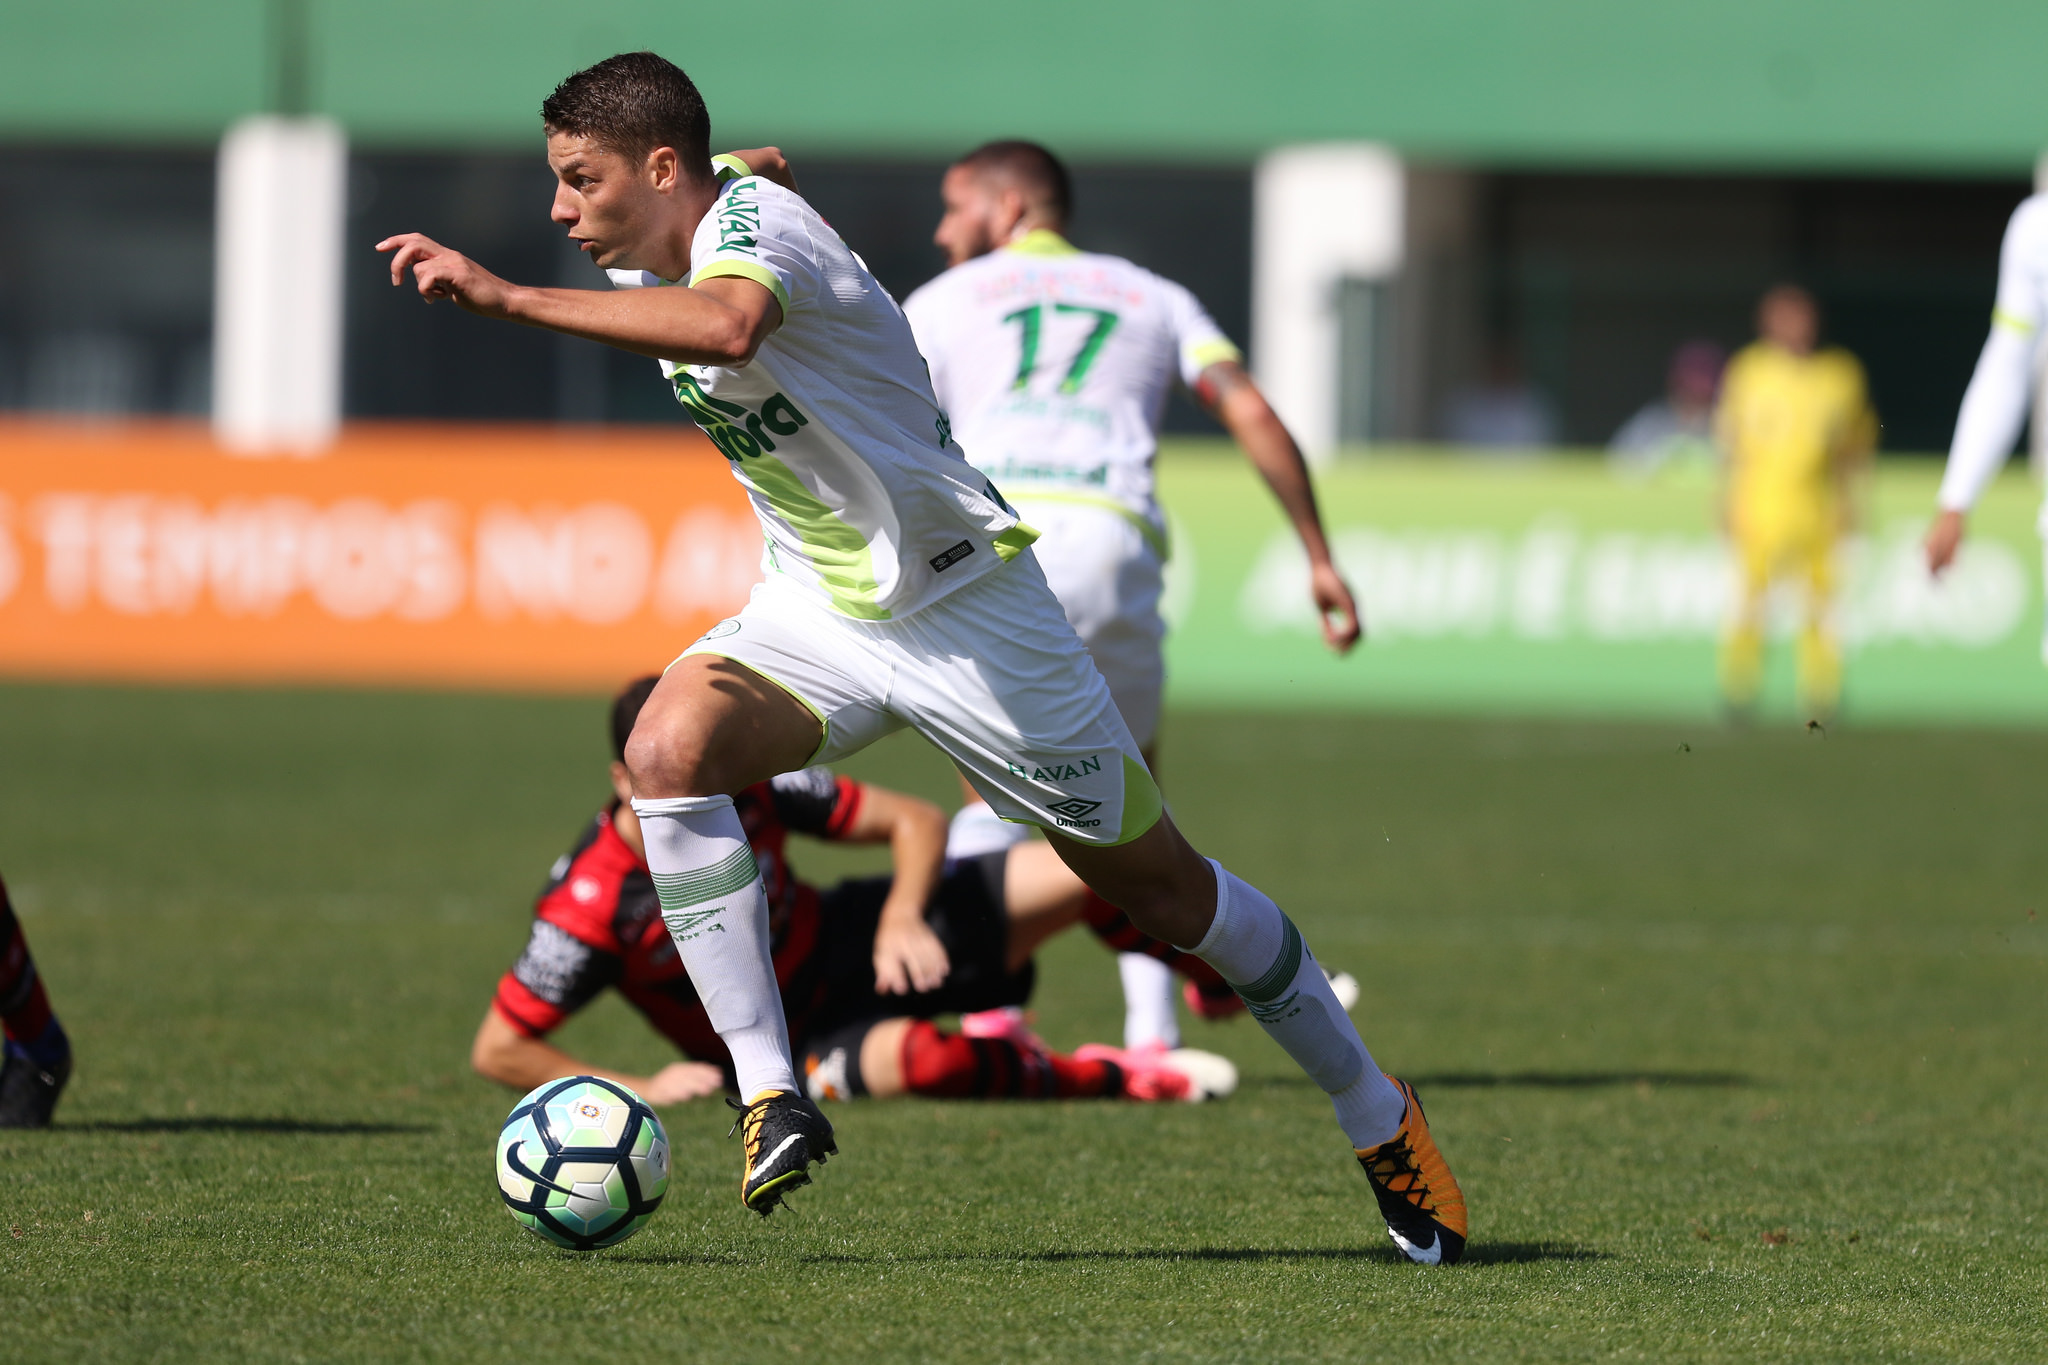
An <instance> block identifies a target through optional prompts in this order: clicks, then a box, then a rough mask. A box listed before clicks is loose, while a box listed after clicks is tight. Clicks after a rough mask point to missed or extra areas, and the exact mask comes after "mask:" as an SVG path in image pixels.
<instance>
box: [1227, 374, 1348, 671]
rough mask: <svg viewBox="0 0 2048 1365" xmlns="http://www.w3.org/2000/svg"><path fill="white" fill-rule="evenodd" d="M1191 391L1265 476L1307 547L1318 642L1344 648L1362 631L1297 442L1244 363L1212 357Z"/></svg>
mask: <svg viewBox="0 0 2048 1365" xmlns="http://www.w3.org/2000/svg"><path fill="white" fill-rule="evenodd" d="M1195 396H1196V397H1197V398H1199V399H1201V401H1202V403H1203V405H1204V406H1205V407H1207V408H1208V409H1209V411H1210V412H1212V413H1214V414H1215V415H1216V420H1217V421H1219V422H1221V423H1223V429H1224V430H1225V431H1228V432H1229V433H1230V436H1231V439H1232V440H1234V441H1236V442H1237V443H1238V445H1239V446H1240V447H1242V448H1243V450H1244V453H1245V457H1246V458H1247V459H1249V460H1250V461H1251V462H1252V467H1253V468H1254V469H1256V470H1258V471H1259V475H1260V477H1262V478H1263V479H1265V481H1266V486H1267V487H1269V488H1271V489H1272V490H1273V496H1274V497H1276V498H1278V499H1279V500H1280V507H1281V509H1282V510H1283V511H1285V512H1286V513H1287V519H1288V520H1289V521H1290V522H1292V523H1293V524H1294V533H1295V534H1296V535H1298V536H1300V537H1301V544H1302V548H1303V549H1305V550H1307V551H1308V574H1309V577H1308V582H1309V594H1310V596H1312V597H1313V598H1314V599H1315V604H1316V614H1317V615H1318V616H1319V617H1320V618H1321V619H1322V623H1323V642H1324V643H1325V644H1327V645H1329V647H1330V648H1331V649H1333V650H1335V651H1336V652H1337V653H1339V654H1344V653H1348V652H1349V651H1350V649H1351V647H1352V646H1353V645H1355V644H1357V643H1358V638H1359V636H1361V635H1362V634H1364V633H1365V627H1364V623H1363V622H1361V621H1360V620H1359V619H1358V603H1357V602H1356V601H1355V600H1354V599H1353V598H1352V596H1351V586H1350V584H1348V583H1346V582H1345V581H1344V575H1343V574H1341V573H1339V572H1338V571H1337V565H1336V562H1335V561H1334V560H1332V559H1331V558H1330V544H1329V541H1328V539H1327V538H1325V536H1324V535H1323V518H1322V514H1321V513H1320V512H1318V511H1317V510H1316V490H1315V485H1314V484H1313V483H1312V482H1310V480H1309V476H1308V464H1307V462H1305V461H1304V460H1303V459H1302V458H1301V447H1299V446H1297V445H1295V444H1294V437H1292V436H1290V435H1289V434H1288V432H1287V427H1286V425H1285V424H1284V423H1282V422H1281V420H1280V415H1279V414H1278V413H1276V412H1274V411H1273V407H1272V405H1271V404H1270V403H1268V402H1267V401H1266V396H1265V395H1264V394H1262V393H1260V392H1259V386H1258V385H1256V384H1254V383H1252V377H1251V376H1250V375H1248V374H1246V373H1245V370H1244V366H1242V365H1240V364H1238V363H1237V362H1236V361H1234V360H1223V361H1218V362H1217V363H1216V364H1214V365H1211V366H1209V367H1208V368H1207V369H1205V370H1203V371H1202V377H1201V380H1200V382H1199V383H1197V384H1196V386H1195Z"/></svg>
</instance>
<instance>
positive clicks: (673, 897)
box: [654, 846, 761, 912]
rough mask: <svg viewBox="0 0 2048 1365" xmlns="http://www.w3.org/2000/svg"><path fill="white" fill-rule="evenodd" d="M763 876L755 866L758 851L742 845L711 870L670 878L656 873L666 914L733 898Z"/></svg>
mask: <svg viewBox="0 0 2048 1365" xmlns="http://www.w3.org/2000/svg"><path fill="white" fill-rule="evenodd" d="M760 875H761V869H760V868H758V867H756V866H755V865H754V851H753V850H752V849H751V848H747V847H745V846H742V847H739V848H736V849H734V850H733V851H732V853H731V854H730V855H729V856H727V857H725V858H723V859H721V860H720V861H718V862H716V863H713V864H712V865H711V866H710V867H703V868H699V869H697V871H695V872H675V873H670V874H668V875H666V876H664V875H663V874H661V873H659V872H657V873H655V874H654V892H655V894H656V895H657V896H659V897H661V908H662V910H663V911H664V912H666V911H670V910H681V909H684V908H685V907H687V906H692V905H697V904H700V903H702V902H704V901H708V900H715V899H717V898H718V897H720V896H730V895H731V894H732V893H733V892H735V891H739V890H741V889H743V888H745V887H746V886H747V885H748V884H749V883H751V882H752V881H753V880H754V879H755V878H756V877H758V876H760Z"/></svg>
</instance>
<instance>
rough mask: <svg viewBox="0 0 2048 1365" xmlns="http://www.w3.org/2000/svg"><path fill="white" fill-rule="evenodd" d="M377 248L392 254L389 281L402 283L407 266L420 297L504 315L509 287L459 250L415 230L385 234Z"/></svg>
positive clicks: (481, 311)
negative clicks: (391, 235)
mask: <svg viewBox="0 0 2048 1365" xmlns="http://www.w3.org/2000/svg"><path fill="white" fill-rule="evenodd" d="M377 250H379V251H388V252H390V253H391V283H392V284H394V285H397V284H403V283H404V282H405V272H406V270H407V269H408V268H410V269H411V270H412V277H413V281H414V283H416V284H417V285H418V286H419V291H420V297H421V298H423V299H425V300H426V301H427V302H428V303H432V302H434V301H435V300H436V299H453V300H455V302H456V303H457V304H459V305H461V306H462V307H464V308H466V309H468V310H469V311H470V312H472V313H481V314H483V315H484V316H486V317H504V316H505V314H506V307H505V301H506V296H507V294H509V293H510V292H511V286H510V285H508V284H507V283H506V282H505V281H504V280H501V279H499V278H498V277H497V276H496V275H493V274H492V273H491V272H490V271H488V270H486V269H484V268H483V267H482V266H480V265H478V264H477V263H476V262H475V261H472V260H470V259H469V257H467V256H464V255H463V254H462V253H461V252H459V251H450V250H449V249H448V248H447V247H445V246H442V245H441V244H440V243H439V242H437V241H435V240H434V239H433V238H431V237H427V236H423V235H422V234H420V233H417V232H402V233H400V234H399V235H398V236H396V237H386V238H385V239H384V240H383V241H381V242H379V243H377Z"/></svg>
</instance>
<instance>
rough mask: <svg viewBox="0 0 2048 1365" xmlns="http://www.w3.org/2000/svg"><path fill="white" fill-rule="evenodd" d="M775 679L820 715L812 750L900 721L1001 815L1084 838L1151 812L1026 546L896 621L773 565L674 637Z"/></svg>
mask: <svg viewBox="0 0 2048 1365" xmlns="http://www.w3.org/2000/svg"><path fill="white" fill-rule="evenodd" d="M692 654H716V655H719V656H722V657H724V658H727V659H731V660H733V661H734V662H735V663H739V664H744V665H745V666H746V667H748V668H750V669H752V670H754V671H755V672H756V673H759V674H761V675H762V676H763V677H765V678H767V679H769V680H770V681H771V682H773V683H775V684H776V685H777V686H779V687H781V688H782V689H783V690H784V691H786V692H788V693H789V694H790V695H791V696H793V697H795V698H796V699H797V700H798V701H800V702H802V703H803V704H804V705H805V706H806V707H808V708H809V709H810V711H811V713H812V714H813V715H815V716H817V717H818V720H819V721H820V723H821V724H823V726H824V729H825V738H824V740H823V742H822V743H821V744H820V745H819V747H818V752H817V753H816V754H815V755H813V756H812V758H811V760H810V761H811V762H813V763H831V762H834V761H837V760H839V759H842V758H844V757H846V756H847V755H848V754H852V753H857V752H859V751H860V750H861V749H864V748H866V747H867V746H868V745H870V744H872V743H874V742H875V741H876V740H878V739H880V738H882V737H883V736H884V735H887V734H890V733H892V732H894V731H896V730H900V729H902V728H904V727H905V726H909V727H911V728H913V729H915V730H917V731H918V732H919V733H920V734H922V735H923V736H924V737H925V738H926V739H929V740H930V741H931V742H932V743H933V744H935V745H937V746H938V748H939V750H940V751H941V752H942V753H944V754H945V755H946V757H948V758H950V759H952V760H953V762H954V763H955V764H956V765H957V766H958V767H959V769H960V771H961V772H962V773H964V774H965V775H966V777H967V780H968V781H969V782H970V783H972V784H973V786H974V789H975V790H976V791H977V792H979V793H981V796H982V799H983V800H985V801H987V802H988V804H989V806H990V808H991V809H993V810H994V811H995V813H996V814H998V815H1000V816H1002V817H1003V818H1004V819H1006V820H1011V821H1015V822H1018V823H1024V824H1034V825H1039V826H1041V827H1043V828H1045V829H1049V830H1053V831H1056V832H1058V833H1060V834H1063V835H1065V836H1067V837H1068V838H1070V839H1075V840H1079V841H1081V842H1083V843H1090V844H1120V843H1125V842H1127V841H1129V840H1131V839H1135V838H1137V837H1138V836H1139V835H1140V834H1143V833H1144V832H1145V831H1146V830H1148V829H1150V828H1151V827H1152V826H1153V825H1154V824H1156V823H1157V822H1158V820H1159V814H1160V800H1159V788H1158V787H1157V786H1156V785H1155V784H1154V783H1153V781H1152V775H1151V774H1150V773H1149V772H1148V771H1146V768H1145V760H1144V757H1143V756H1142V755H1141V754H1140V752H1139V750H1138V743H1137V741H1136V740H1135V739H1133V738H1132V737H1131V732H1130V729H1129V727H1128V726H1126V725H1125V724H1124V721H1123V717H1122V716H1121V715H1120V714H1119V713H1118V711H1117V707H1116V702H1115V701H1114V700H1113V699H1112V698H1111V696H1110V693H1109V687H1108V685H1107V684H1105V683H1104V682H1103V680H1102V674H1101V673H1099V672H1098V671H1097V670H1096V667H1095V664H1094V663H1093V662H1092V661H1091V660H1090V659H1089V657H1088V651H1087V650H1086V649H1085V648H1083V647H1082V644H1081V641H1080V639H1079V637H1077V636H1076V635H1075V634H1074V629H1073V627H1072V626H1070V625H1068V624H1067V619H1066V617H1065V615H1064V614H1063V613H1062V612H1061V610H1060V604H1059V601H1058V599H1057V598H1055V597H1054V596H1053V595H1052V590H1051V589H1050V588H1049V587H1047V586H1046V582H1045V575H1044V573H1043V572H1042V571H1041V570H1040V569H1039V567H1038V561H1037V559H1036V557H1035V556H1034V555H1033V554H1032V553H1031V552H1029V551H1027V552H1025V553H1024V554H1021V555H1019V556H1017V558H1016V559H1014V560H1012V561H1011V562H1010V563H1009V564H1007V565H1005V566H1004V567H1003V568H1001V569H999V570H996V571H994V572H992V573H989V574H985V575H984V576H983V577H981V578H979V579H977V580H975V581H974V582H973V583H970V584H969V585H968V586H966V587H964V588H961V589H959V590H957V591H955V592H952V593H950V594H948V595H947V596H945V597H942V598H940V599H939V600H938V601H936V602H934V603H932V604H931V605H929V606H927V607H924V608H923V609H922V610H919V611H917V612H915V613H913V614H911V615H910V616H907V617H905V618H903V619H902V620H897V621H856V620H853V619H851V618H849V617H845V616H841V615H839V614H837V613H835V612H833V611H832V610H831V609H830V608H828V607H826V606H825V605H823V604H822V603H819V602H816V601H814V600H812V599H811V598H809V597H807V596H805V595H804V594H803V593H802V592H801V591H799V590H797V589H796V588H794V587H793V586H792V585H790V584H789V583H787V582H786V581H784V580H783V579H781V578H780V577H779V576H778V575H776V574H772V573H771V574H769V575H768V578H767V581H765V582H763V583H760V584H758V585H756V586H755V588H754V595H753V597H752V599H751V600H750V601H749V602H748V603H747V605H746V607H745V608H744V609H743V610H742V611H741V612H740V614H739V615H738V616H734V617H731V618H729V619H727V620H724V621H721V622H719V623H718V624H717V625H715V626H713V627H712V628H711V629H710V630H708V631H706V632H705V633H704V636H703V638H701V639H699V640H698V641H697V642H696V643H695V644H693V645H691V646H690V647H689V648H688V649H687V650H685V651H683V657H684V658H688V657H689V656H690V655H692Z"/></svg>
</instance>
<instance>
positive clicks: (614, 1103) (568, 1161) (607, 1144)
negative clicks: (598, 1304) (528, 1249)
mask: <svg viewBox="0 0 2048 1365" xmlns="http://www.w3.org/2000/svg"><path fill="white" fill-rule="evenodd" d="M498 1193H500V1194H502V1195H503V1196H504V1197H505V1207H506V1208H507V1209H509V1210H511V1212H512V1216H513V1217H514V1218H516V1219H518V1220H519V1222H520V1223H522V1224H523V1225H524V1226H525V1227H527V1228H528V1229H529V1230H530V1231H532V1232H533V1233H534V1235H535V1236H538V1237H544V1238H546V1239H547V1240H548V1241H550V1242H553V1243H554V1244H555V1245H556V1246H562V1247H568V1248H569V1249H570V1250H572V1251H596V1250H597V1249H598V1248H600V1247H609V1246H617V1245H618V1244H619V1243H620V1242H623V1241H625V1240H626V1239H627V1238H628V1237H631V1236H632V1235H633V1234H634V1233H636V1232H638V1231H640V1229H641V1228H644V1227H646V1226H647V1220H648V1219H650V1218H652V1217H654V1211H655V1210H656V1209H658V1208H660V1207H661V1200H662V1196H663V1195H665V1194H667V1193H668V1134H667V1133H666V1132H664V1131H663V1130H662V1127H661V1120H660V1119H659V1118H657V1117H655V1113H654V1110H653V1109H651V1108H649V1107H648V1104H647V1101H645V1100H643V1099H641V1098H640V1097H639V1096H638V1095H636V1094H634V1093H633V1092H632V1091H631V1090H628V1089H627V1088H626V1087H625V1086H623V1085H620V1084H618V1083H617V1082H615V1081H606V1080H599V1079H598V1078H597V1077H595V1076H570V1077H567V1078H565V1079H563V1080H559V1081H549V1082H548V1083H547V1084H546V1085H543V1086H540V1087H538V1088H537V1089H534V1090H532V1091H529V1092H528V1093H527V1096H526V1098H525V1099H523V1100H521V1101H519V1103H518V1104H517V1105H515V1106H513V1109H512V1113H511V1116H510V1117H509V1118H507V1119H506V1120H505V1126H504V1128H502V1129H500V1130H499V1133H498Z"/></svg>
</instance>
